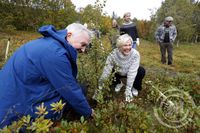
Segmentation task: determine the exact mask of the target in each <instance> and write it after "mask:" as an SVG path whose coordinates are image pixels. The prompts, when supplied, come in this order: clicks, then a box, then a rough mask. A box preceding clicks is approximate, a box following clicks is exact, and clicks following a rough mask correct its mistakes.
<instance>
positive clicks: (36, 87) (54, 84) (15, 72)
mask: <svg viewBox="0 0 200 133" xmlns="http://www.w3.org/2000/svg"><path fill="white" fill-rule="evenodd" d="M39 32H40V33H41V34H42V35H43V37H42V38H39V39H36V40H33V41H30V42H28V43H26V44H25V45H23V46H21V47H20V48H19V49H18V50H17V51H16V52H15V53H14V54H13V56H12V57H11V58H10V59H9V60H8V62H7V63H6V64H5V66H4V67H3V68H2V70H1V71H0V128H3V127H4V126H6V125H9V124H11V122H13V121H15V120H18V119H19V118H20V117H22V116H24V115H28V114H29V115H31V116H32V117H33V118H36V117H37V114H35V112H37V110H36V107H38V106H39V105H41V103H44V106H45V107H47V110H48V114H47V115H46V118H50V119H56V118H58V116H59V115H60V114H55V113H54V112H53V111H51V110H50V109H51V106H50V104H51V103H53V102H58V101H59V100H60V99H63V101H65V102H66V105H68V106H67V107H72V108H73V109H74V110H75V111H76V112H77V113H79V114H80V115H82V116H85V117H89V116H91V115H93V114H94V112H93V110H92V109H91V107H90V106H89V104H88V102H87V100H86V97H85V96H84V94H83V92H82V89H81V87H80V86H79V84H78V82H77V80H76V76H77V63H76V60H77V51H78V52H84V51H85V48H86V46H87V45H88V44H89V42H90V37H91V33H90V31H89V30H88V29H87V28H86V27H85V26H83V25H81V24H77V23H73V24H70V25H68V26H67V28H66V29H65V30H59V31H57V30H56V29H55V28H54V26H52V25H46V26H43V27H41V28H40V29H39Z"/></svg>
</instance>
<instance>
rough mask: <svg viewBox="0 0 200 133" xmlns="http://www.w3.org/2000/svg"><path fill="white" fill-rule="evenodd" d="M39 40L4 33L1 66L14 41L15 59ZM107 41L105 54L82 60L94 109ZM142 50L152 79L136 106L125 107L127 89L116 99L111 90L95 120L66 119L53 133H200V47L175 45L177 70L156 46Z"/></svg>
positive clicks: (83, 77) (81, 74)
mask: <svg viewBox="0 0 200 133" xmlns="http://www.w3.org/2000/svg"><path fill="white" fill-rule="evenodd" d="M37 37H40V35H38V34H36V33H29V32H16V33H13V34H12V35H8V34H6V33H0V51H1V52H2V53H1V54H0V67H1V66H2V65H3V64H4V59H3V57H4V51H5V48H6V44H7V39H8V38H10V39H11V41H10V44H11V45H10V50H9V56H10V55H11V54H12V53H13V51H15V50H16V49H17V48H18V47H20V45H21V44H23V43H25V42H27V41H29V40H31V39H34V38H37ZM102 42H103V45H104V47H105V49H104V51H102V49H99V48H97V49H93V48H92V49H90V50H89V52H88V53H87V55H84V56H83V57H79V60H78V61H79V62H78V63H79V80H86V81H88V84H89V90H88V91H89V94H88V99H89V101H90V103H91V104H92V106H93V105H94V104H93V101H92V100H91V97H92V94H93V92H94V90H95V89H96V77H97V78H98V76H99V74H101V70H102V66H103V65H104V61H105V58H104V57H106V55H107V52H108V51H109V50H107V49H106V48H108V49H109V47H110V46H109V42H108V40H107V39H106V37H102ZM97 43H98V42H97ZM94 44H95V43H94ZM92 50H94V51H95V50H97V51H98V52H99V53H98V56H97V55H94V53H95V52H93V51H92ZM138 51H139V52H140V55H141V65H142V66H144V67H145V69H146V76H145V79H144V82H143V89H142V91H140V92H139V96H138V97H136V98H135V99H134V101H133V102H131V103H129V104H127V103H125V102H124V95H123V94H124V93H123V91H124V90H122V91H121V92H120V93H119V94H116V93H115V92H113V91H112V88H110V90H109V89H108V90H107V91H108V92H109V94H108V95H107V96H105V95H104V98H103V101H101V102H100V103H99V104H97V106H96V107H95V111H96V117H95V118H93V119H89V120H84V119H83V118H81V120H80V121H79V120H74V121H69V120H68V121H67V120H66V118H67V115H66V116H64V118H63V120H62V121H61V122H60V121H59V122H54V125H53V127H52V128H51V131H52V132H72V133H76V132H90V133H112V132H115V133H125V132H126V133H127V132H128V133H132V132H144V133H145V132H156V133H160V132H169V133H174V132H177V133H179V132H180V133H191V132H192V133H195V132H196V133H197V132H200V114H199V112H200V108H199V105H200V102H199V101H200V82H199V81H200V69H199V68H200V54H199V51H200V45H199V44H179V46H178V47H177V46H174V66H168V65H163V64H161V63H160V51H159V46H158V44H156V43H152V42H148V41H145V40H142V41H141V44H140V46H139V47H138ZM101 54H102V55H101ZM87 56H88V57H87ZM97 58H98V63H99V64H101V67H99V68H98V73H95V70H96V68H94V66H95V65H93V64H94V62H93V61H95V59H97ZM83 62H87V63H83ZM98 63H97V64H98ZM95 74H97V76H96V75H95ZM105 94H107V93H105ZM168 101H172V102H173V104H175V106H171V105H170V104H169V103H168ZM40 128H41V127H40ZM0 131H1V130H0Z"/></svg>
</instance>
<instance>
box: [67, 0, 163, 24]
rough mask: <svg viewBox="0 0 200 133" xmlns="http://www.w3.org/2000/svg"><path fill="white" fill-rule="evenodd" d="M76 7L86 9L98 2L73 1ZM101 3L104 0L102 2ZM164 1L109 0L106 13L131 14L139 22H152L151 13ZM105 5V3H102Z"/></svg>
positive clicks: (105, 9) (90, 0) (86, 0)
mask: <svg viewBox="0 0 200 133" xmlns="http://www.w3.org/2000/svg"><path fill="white" fill-rule="evenodd" d="M71 1H72V3H73V4H74V5H75V6H76V9H78V8H80V7H83V8H84V7H86V6H87V5H88V4H91V5H94V3H95V1H96V0H71ZM100 1H101V2H102V1H103V0H100ZM162 1H164V0H107V2H106V7H104V12H106V13H107V14H108V15H109V16H112V13H113V11H114V12H115V14H117V16H120V17H122V16H123V14H124V13H125V12H131V18H134V17H135V18H137V19H139V20H142V19H143V20H150V16H151V12H152V11H153V13H154V12H155V11H156V10H157V9H158V8H159V7H160V6H161V3H162ZM102 3H103V2H102Z"/></svg>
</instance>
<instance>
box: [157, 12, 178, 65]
mask: <svg viewBox="0 0 200 133" xmlns="http://www.w3.org/2000/svg"><path fill="white" fill-rule="evenodd" d="M172 22H173V18H172V17H171V16H168V17H166V18H165V20H164V23H163V24H162V25H160V26H159V27H158V28H157V30H156V33H155V38H156V41H157V42H158V43H159V45H160V52H161V62H162V63H163V64H166V51H167V54H168V62H167V63H168V65H172V63H173V42H174V40H175V39H176V36H177V30H176V26H175V25H173V24H172Z"/></svg>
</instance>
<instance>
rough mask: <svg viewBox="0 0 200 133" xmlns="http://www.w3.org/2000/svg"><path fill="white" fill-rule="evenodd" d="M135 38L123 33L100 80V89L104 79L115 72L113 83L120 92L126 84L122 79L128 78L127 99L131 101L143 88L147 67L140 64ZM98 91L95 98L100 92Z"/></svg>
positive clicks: (108, 59) (107, 61)
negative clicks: (134, 42)
mask: <svg viewBox="0 0 200 133" xmlns="http://www.w3.org/2000/svg"><path fill="white" fill-rule="evenodd" d="M132 45H133V40H132V38H131V37H130V36H129V35H128V34H124V35H121V36H120V37H119V38H118V39H117V45H116V46H117V48H116V49H114V50H113V51H112V52H111V53H110V54H109V56H108V57H107V60H106V65H105V67H104V69H103V73H102V75H101V78H100V80H99V85H100V86H99V90H102V88H103V84H104V83H103V81H104V80H105V79H106V78H108V77H109V75H110V74H111V73H113V72H115V76H114V79H113V80H112V85H114V86H115V91H116V92H119V91H120V90H121V88H122V87H123V86H124V84H123V83H122V81H121V79H122V78H126V79H127V81H126V90H125V100H126V101H127V102H131V101H132V100H133V96H137V95H138V90H141V89H142V79H143V78H144V76H145V69H144V68H143V67H141V66H140V55H139V52H138V51H137V50H135V49H133V48H132ZM99 90H98V91H96V92H95V95H94V96H93V98H94V99H95V98H96V96H97V95H98V94H97V93H98V92H99Z"/></svg>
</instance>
